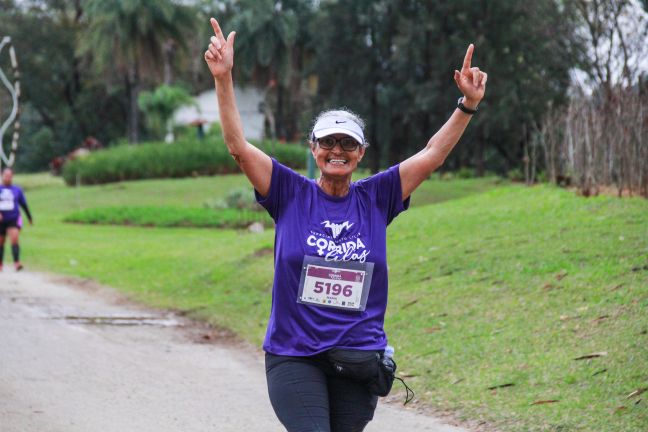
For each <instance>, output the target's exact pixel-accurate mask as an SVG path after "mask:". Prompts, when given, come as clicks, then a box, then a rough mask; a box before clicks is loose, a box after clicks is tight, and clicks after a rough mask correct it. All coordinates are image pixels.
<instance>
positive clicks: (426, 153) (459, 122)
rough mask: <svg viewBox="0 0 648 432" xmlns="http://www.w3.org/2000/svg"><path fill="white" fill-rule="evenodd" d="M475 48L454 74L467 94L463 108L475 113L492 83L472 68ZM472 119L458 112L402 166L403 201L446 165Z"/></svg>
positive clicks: (475, 68)
mask: <svg viewBox="0 0 648 432" xmlns="http://www.w3.org/2000/svg"><path fill="white" fill-rule="evenodd" d="M474 49H475V47H474V45H473V44H470V45H469V46H468V50H467V51H466V56H465V58H464V62H463V66H462V68H461V72H460V71H457V70H455V71H454V80H455V82H456V83H457V87H459V90H461V93H463V95H464V98H463V105H464V106H465V107H466V108H468V109H472V110H474V109H476V108H477V105H479V102H480V101H481V100H482V98H483V97H484V92H485V90H486V81H487V80H488V75H487V74H486V72H481V71H480V70H479V68H477V67H471V66H470V62H471V60H472V54H473V51H474ZM471 117H472V115H471V114H466V113H465V112H463V111H461V110H460V109H459V108H457V109H455V111H454V113H452V116H450V118H449V119H448V121H447V122H446V123H445V124H444V125H443V126H442V127H441V129H439V131H438V132H437V133H435V134H434V136H433V137H432V138H430V140H429V141H428V143H427V145H426V146H425V148H424V149H423V150H421V151H420V152H418V153H416V154H415V155H414V156H412V157H410V158H408V159H406V160H405V161H403V162H402V163H401V164H400V167H399V172H400V178H401V187H402V194H403V200H405V199H407V198H408V197H409V196H410V195H411V194H412V192H414V190H415V189H416V188H417V187H418V186H419V185H420V184H421V183H422V182H423V180H425V179H426V178H428V177H429V176H430V174H432V172H434V170H436V169H437V168H439V167H440V166H441V165H442V164H443V162H444V161H445V159H446V157H448V154H450V151H452V149H453V148H454V146H455V145H456V144H457V142H458V141H459V138H461V135H463V132H464V130H465V129H466V126H468V123H469V122H470V119H471Z"/></svg>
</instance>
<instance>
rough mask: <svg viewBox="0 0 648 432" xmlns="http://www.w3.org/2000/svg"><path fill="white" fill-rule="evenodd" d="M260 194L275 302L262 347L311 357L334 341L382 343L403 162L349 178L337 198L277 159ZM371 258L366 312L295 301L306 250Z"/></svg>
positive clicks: (365, 345)
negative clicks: (270, 225) (271, 226)
mask: <svg viewBox="0 0 648 432" xmlns="http://www.w3.org/2000/svg"><path fill="white" fill-rule="evenodd" d="M257 200H258V201H259V203H260V204H261V205H262V206H263V207H265V209H266V210H267V211H268V213H269V214H270V216H272V218H273V219H274V221H275V223H276V231H275V256H274V259H275V275H274V284H273V290H272V309H271V312H270V320H269V322H268V330H267V333H266V337H265V341H264V344H263V349H264V350H265V351H267V352H269V353H272V354H276V355H288V356H308V355H314V354H317V353H320V352H322V351H326V350H328V349H331V348H334V347H346V348H355V349H363V350H380V349H384V348H385V346H386V345H387V337H386V335H385V331H384V329H383V323H384V317H385V309H386V308H387V247H386V246H387V245H386V240H387V233H386V231H387V225H389V223H390V222H391V221H392V220H393V219H394V218H395V217H396V216H397V215H398V214H399V213H400V212H402V211H403V210H405V209H407V207H408V206H409V198H408V199H407V200H405V201H404V202H403V200H402V189H401V183H400V174H399V171H398V165H395V166H393V167H391V168H389V169H388V170H387V171H384V172H381V173H379V174H376V175H373V176H371V177H368V178H365V179H363V180H360V181H357V182H353V183H351V187H350V190H349V193H348V194H347V195H346V196H344V197H334V196H330V195H328V194H326V193H325V192H324V191H322V190H321V189H320V187H319V186H318V185H317V183H315V181H313V180H310V179H308V178H306V177H304V176H302V175H300V174H298V173H296V172H294V171H292V170H291V169H289V168H287V167H285V166H283V165H281V164H280V163H279V162H277V161H276V160H274V159H273V160H272V180H271V183H270V191H269V192H268V196H267V197H265V198H264V197H262V196H260V195H259V194H258V192H257ZM305 255H309V256H314V257H320V258H326V259H327V260H342V261H357V262H361V263H363V262H366V263H373V276H372V279H371V286H370V290H369V296H368V298H367V301H366V308H365V310H363V311H356V310H344V309H334V308H330V307H324V306H318V305H314V304H304V303H298V302H297V299H298V295H299V287H300V278H301V275H302V263H303V262H304V256H305Z"/></svg>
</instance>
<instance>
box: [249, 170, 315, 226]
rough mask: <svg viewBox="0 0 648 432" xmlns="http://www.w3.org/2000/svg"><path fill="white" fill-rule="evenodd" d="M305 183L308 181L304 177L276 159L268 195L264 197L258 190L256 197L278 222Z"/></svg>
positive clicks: (255, 192)
mask: <svg viewBox="0 0 648 432" xmlns="http://www.w3.org/2000/svg"><path fill="white" fill-rule="evenodd" d="M304 181H306V178H305V177H304V176H302V175H300V174H298V173H296V172H295V171H293V170H291V169H290V168H288V167H286V166H284V165H282V164H280V163H279V162H277V160H276V159H272V178H271V180H270V190H269V191H268V195H267V196H265V197H263V196H261V194H260V193H259V192H258V191H257V190H256V189H255V190H254V195H255V197H256V200H257V202H258V203H259V204H261V205H262V206H263V207H264V208H265V209H266V210H267V211H268V213H269V214H270V216H272V219H274V221H275V222H277V221H278V220H279V218H281V214H282V213H283V210H284V209H285V208H286V206H287V205H288V204H289V203H290V202H291V201H292V200H293V198H294V197H295V196H296V194H297V193H296V191H297V190H298V188H299V187H301V185H302V184H303V183H304Z"/></svg>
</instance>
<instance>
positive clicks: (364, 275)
mask: <svg viewBox="0 0 648 432" xmlns="http://www.w3.org/2000/svg"><path fill="white" fill-rule="evenodd" d="M373 266H374V264H373V263H371V262H364V263H360V262H357V261H327V260H325V259H324V258H320V257H314V256H305V257H304V262H303V264H302V274H301V280H300V283H299V294H298V297H297V302H298V303H304V304H311V305H316V306H323V307H332V308H337V309H345V310H355V311H364V310H365V308H366V306H367V297H369V289H370V287H371V277H372V274H373Z"/></svg>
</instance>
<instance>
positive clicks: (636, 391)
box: [626, 387, 648, 399]
mask: <svg viewBox="0 0 648 432" xmlns="http://www.w3.org/2000/svg"><path fill="white" fill-rule="evenodd" d="M646 390H648V387H641V388H638V389H637V390H635V391H633V392H632V393H630V394H629V395H628V396H626V399H630V398H633V397H637V396H639V395H640V394H642V393H644V392H645V391H646Z"/></svg>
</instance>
